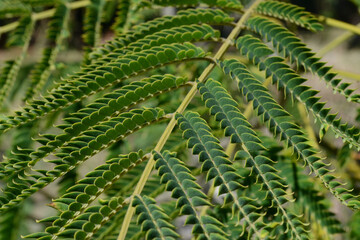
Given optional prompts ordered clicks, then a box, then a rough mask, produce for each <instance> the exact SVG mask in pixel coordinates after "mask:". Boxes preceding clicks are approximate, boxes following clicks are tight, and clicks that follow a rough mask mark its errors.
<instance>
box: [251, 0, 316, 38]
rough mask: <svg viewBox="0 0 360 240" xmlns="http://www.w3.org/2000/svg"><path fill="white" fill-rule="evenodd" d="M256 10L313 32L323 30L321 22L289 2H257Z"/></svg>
mask: <svg viewBox="0 0 360 240" xmlns="http://www.w3.org/2000/svg"><path fill="white" fill-rule="evenodd" d="M256 12H258V13H260V14H263V15H268V16H272V17H276V18H280V19H284V20H286V21H290V22H292V23H295V24H296V25H299V26H302V27H304V28H307V29H309V30H311V31H314V32H317V31H321V30H323V26H322V24H321V23H320V22H319V20H318V19H317V18H316V17H315V16H314V15H312V14H311V13H309V12H307V11H305V9H304V8H303V7H299V6H296V5H293V4H290V3H285V2H278V1H265V2H262V3H260V4H259V6H258V7H257V8H256Z"/></svg>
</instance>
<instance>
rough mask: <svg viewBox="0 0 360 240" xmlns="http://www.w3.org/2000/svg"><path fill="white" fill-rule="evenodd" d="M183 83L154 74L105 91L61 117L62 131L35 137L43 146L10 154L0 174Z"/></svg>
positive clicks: (7, 172) (31, 163)
mask: <svg viewBox="0 0 360 240" xmlns="http://www.w3.org/2000/svg"><path fill="white" fill-rule="evenodd" d="M185 84H186V79H184V78H181V77H175V76H173V75H170V74H165V75H163V76H160V75H154V76H152V77H150V78H145V79H143V80H142V81H136V82H132V83H130V84H129V85H126V86H124V87H123V88H121V89H118V90H116V91H113V92H112V93H108V94H105V95H104V96H103V97H102V98H99V99H97V100H96V101H95V102H94V103H91V104H89V105H87V106H86V107H85V108H83V109H80V110H79V111H78V112H77V113H73V114H70V116H69V117H67V118H65V119H64V121H65V122H66V123H67V124H68V126H66V125H60V126H59V127H61V130H62V134H57V135H49V134H48V135H45V136H44V137H42V138H40V139H37V141H38V142H39V143H41V144H42V145H43V146H41V147H39V148H38V149H37V150H36V151H34V152H31V153H30V154H29V153H27V152H24V153H22V152H21V151H20V150H19V152H18V154H14V156H12V157H10V158H9V159H7V160H6V161H4V162H2V163H1V169H0V175H1V176H9V175H11V174H14V173H16V172H18V171H21V170H23V169H24V167H27V166H28V165H30V166H33V165H34V164H35V163H36V162H37V161H38V160H40V159H42V158H44V157H46V156H48V155H49V154H51V153H53V152H54V151H55V150H57V149H59V148H60V147H62V146H64V145H65V144H66V143H68V142H69V141H71V140H72V139H74V138H75V137H77V136H79V135H81V133H83V132H84V131H86V130H88V129H89V128H91V127H93V126H95V125H97V124H98V123H99V122H101V121H103V120H108V119H110V118H111V117H113V116H115V115H118V114H119V113H121V112H124V111H126V110H127V109H129V108H131V107H133V106H135V105H137V104H139V103H141V102H143V101H145V100H147V99H149V98H152V97H155V96H157V95H159V94H162V93H165V92H168V91H171V90H173V89H177V88H179V87H182V86H185Z"/></svg>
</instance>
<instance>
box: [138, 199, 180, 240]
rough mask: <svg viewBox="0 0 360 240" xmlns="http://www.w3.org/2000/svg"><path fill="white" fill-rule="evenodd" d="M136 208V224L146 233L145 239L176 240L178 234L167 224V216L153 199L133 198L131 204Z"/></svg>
mask: <svg viewBox="0 0 360 240" xmlns="http://www.w3.org/2000/svg"><path fill="white" fill-rule="evenodd" d="M133 204H134V206H136V210H135V211H136V213H137V214H138V215H139V216H138V224H141V228H142V229H141V230H142V231H144V232H147V233H146V237H145V239H149V240H150V239H164V240H165V239H167V240H171V239H176V238H179V237H180V236H179V234H177V233H176V232H175V227H174V226H173V225H172V224H171V223H169V220H170V218H169V216H168V215H166V213H165V212H164V210H163V209H162V208H160V207H158V206H157V205H156V202H155V200H154V199H151V198H149V197H146V196H144V197H141V196H139V195H138V196H135V200H134V202H133Z"/></svg>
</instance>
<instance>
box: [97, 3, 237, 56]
mask: <svg viewBox="0 0 360 240" xmlns="http://www.w3.org/2000/svg"><path fill="white" fill-rule="evenodd" d="M232 21H233V18H231V17H229V15H227V14H225V13H224V12H223V11H221V10H218V9H216V10H213V9H187V10H181V11H179V12H177V15H175V16H164V17H160V18H156V19H154V20H151V21H148V22H145V23H142V24H139V25H138V26H137V27H136V29H132V30H129V31H128V32H126V34H125V33H124V34H121V35H119V36H118V37H117V38H116V39H114V40H112V41H110V42H108V43H107V44H104V46H103V47H101V48H99V49H97V50H96V51H94V52H93V54H92V56H93V58H100V59H101V58H102V56H103V55H107V54H109V53H111V52H112V51H115V50H116V49H122V48H124V47H125V46H127V45H128V44H130V43H132V42H135V41H138V40H140V39H142V38H144V37H145V36H147V35H151V34H154V33H156V32H159V31H161V30H165V29H170V28H173V27H180V26H184V25H190V24H199V23H207V24H229V23H231V22H232ZM98 61H99V60H96V62H98Z"/></svg>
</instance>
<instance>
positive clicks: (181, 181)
mask: <svg viewBox="0 0 360 240" xmlns="http://www.w3.org/2000/svg"><path fill="white" fill-rule="evenodd" d="M154 159H155V160H156V165H155V167H156V169H158V172H159V175H161V183H166V190H167V191H172V197H174V198H176V199H178V201H177V202H176V208H179V209H180V215H189V216H188V217H187V219H186V221H185V224H194V227H193V230H192V233H193V234H195V235H198V236H199V237H200V238H201V239H203V238H205V239H206V238H207V239H211V238H212V237H213V238H216V239H226V238H224V236H225V235H226V234H225V233H224V232H223V231H222V230H221V228H220V226H221V225H222V224H221V223H220V222H219V221H218V220H216V219H215V218H213V217H210V216H208V215H204V216H200V215H199V213H198V212H197V210H196V208H195V207H197V206H206V205H211V204H210V203H209V202H208V199H207V196H206V195H205V194H204V193H203V192H202V191H201V187H200V186H199V185H198V184H197V183H196V182H195V180H196V178H195V177H193V176H192V175H191V173H190V170H189V169H188V168H187V167H186V166H185V165H184V163H183V162H182V161H181V160H179V159H177V158H176V157H175V156H174V155H173V154H171V153H170V152H168V151H165V152H163V153H158V152H155V153H154Z"/></svg>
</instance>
